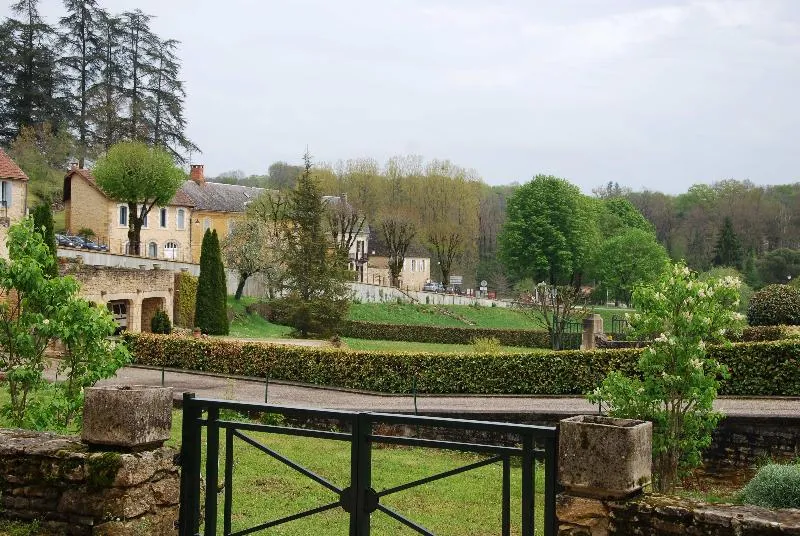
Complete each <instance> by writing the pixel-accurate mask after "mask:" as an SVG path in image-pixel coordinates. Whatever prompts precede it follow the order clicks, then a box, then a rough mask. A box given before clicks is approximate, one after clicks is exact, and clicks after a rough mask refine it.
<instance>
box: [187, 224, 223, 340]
mask: <svg viewBox="0 0 800 536" xmlns="http://www.w3.org/2000/svg"><path fill="white" fill-rule="evenodd" d="M227 298H228V285H227V280H226V277H225V267H224V266H223V264H222V254H221V253H220V249H219V239H218V238H217V231H216V229H215V230H214V231H211V230H210V229H206V233H205V234H204V235H203V244H202V245H201V247H200V277H199V278H198V282H197V301H196V302H195V309H194V322H195V326H196V327H198V328H200V330H201V331H202V332H203V333H205V334H207V335H227V334H228V331H229V326H228V310H227Z"/></svg>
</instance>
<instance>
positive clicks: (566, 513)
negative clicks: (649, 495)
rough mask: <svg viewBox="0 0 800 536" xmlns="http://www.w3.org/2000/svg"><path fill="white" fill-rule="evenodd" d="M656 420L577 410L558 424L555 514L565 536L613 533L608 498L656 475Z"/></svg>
mask: <svg viewBox="0 0 800 536" xmlns="http://www.w3.org/2000/svg"><path fill="white" fill-rule="evenodd" d="M652 434H653V424H652V423H650V422H647V421H636V420H631V419H614V418H611V417H603V416H598V415H579V416H577V417H572V418H569V419H564V420H562V421H561V423H560V425H559V445H558V480H559V484H560V485H561V486H563V487H564V492H562V493H560V494H559V495H558V499H557V502H556V514H557V516H558V520H559V534H561V535H565V536H566V535H579V534H580V535H591V536H606V535H607V534H609V520H610V515H609V512H610V510H609V507H608V504H607V501H609V500H610V501H614V500H621V499H628V498H631V497H635V496H637V495H639V494H641V493H642V490H643V489H644V487H645V486H646V485H648V484H650V482H651V479H652Z"/></svg>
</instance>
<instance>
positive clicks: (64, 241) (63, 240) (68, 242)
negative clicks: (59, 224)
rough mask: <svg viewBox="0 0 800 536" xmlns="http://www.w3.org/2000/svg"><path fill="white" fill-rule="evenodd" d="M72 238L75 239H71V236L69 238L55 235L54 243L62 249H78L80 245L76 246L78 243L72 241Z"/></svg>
mask: <svg viewBox="0 0 800 536" xmlns="http://www.w3.org/2000/svg"><path fill="white" fill-rule="evenodd" d="M74 238H75V237H72V236H69V235H62V234H57V235H56V243H57V244H58V245H59V246H61V247H64V248H77V247H80V245H78V243H77V242H76V241H75V240H74Z"/></svg>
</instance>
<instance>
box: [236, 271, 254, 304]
mask: <svg viewBox="0 0 800 536" xmlns="http://www.w3.org/2000/svg"><path fill="white" fill-rule="evenodd" d="M248 277H250V274H247V273H244V272H239V284H238V285H236V294H235V295H234V296H233V299H234V300H236V301H239V300H240V299H242V292H244V284H245V283H246V282H247V278H248Z"/></svg>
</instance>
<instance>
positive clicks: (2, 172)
mask: <svg viewBox="0 0 800 536" xmlns="http://www.w3.org/2000/svg"><path fill="white" fill-rule="evenodd" d="M0 179H19V180H22V181H26V180H28V176H27V175H25V172H24V171H22V170H21V169H20V168H19V166H18V165H17V164H16V162H14V161H13V160H11V157H10V156H8V155H7V154H6V153H5V151H3V150H2V149H0Z"/></svg>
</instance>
